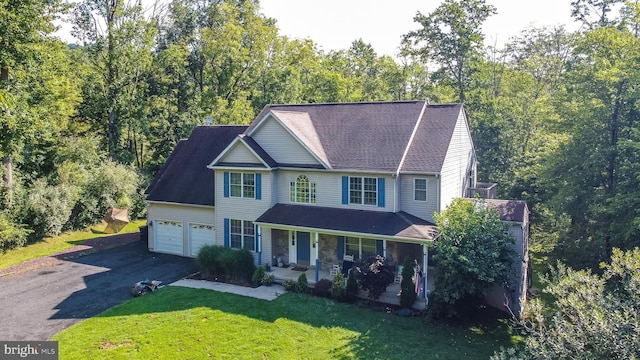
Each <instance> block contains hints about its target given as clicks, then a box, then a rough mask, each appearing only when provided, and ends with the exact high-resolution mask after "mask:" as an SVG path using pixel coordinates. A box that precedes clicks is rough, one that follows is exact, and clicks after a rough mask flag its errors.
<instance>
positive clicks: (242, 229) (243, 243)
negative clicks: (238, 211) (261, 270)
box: [229, 219, 256, 252]
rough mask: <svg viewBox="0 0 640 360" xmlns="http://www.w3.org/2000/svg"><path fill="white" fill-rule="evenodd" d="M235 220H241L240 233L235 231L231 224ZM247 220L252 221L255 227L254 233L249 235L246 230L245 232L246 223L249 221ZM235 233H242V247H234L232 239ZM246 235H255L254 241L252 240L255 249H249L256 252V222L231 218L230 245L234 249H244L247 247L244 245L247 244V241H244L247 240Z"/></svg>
mask: <svg viewBox="0 0 640 360" xmlns="http://www.w3.org/2000/svg"><path fill="white" fill-rule="evenodd" d="M233 221H240V233H235V232H233V226H232V225H231V224H232V223H233ZM247 222H250V223H251V226H252V228H253V229H254V230H253V235H247V234H245V232H244V230H245V223H247ZM233 235H240V247H239V248H238V247H234V246H233V241H232V238H233ZM245 236H252V237H253V241H252V247H253V250H250V249H247V250H249V251H253V252H255V251H256V231H255V224H254V223H253V222H252V221H249V220H240V219H230V220H229V246H230V247H231V248H232V249H238V250H240V249H244V248H245V247H244V245H245V242H244V241H245Z"/></svg>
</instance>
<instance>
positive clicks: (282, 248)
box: [271, 229, 289, 266]
mask: <svg viewBox="0 0 640 360" xmlns="http://www.w3.org/2000/svg"><path fill="white" fill-rule="evenodd" d="M271 246H272V250H271V254H272V255H273V257H272V259H271V265H272V266H277V265H278V264H277V259H278V257H282V261H283V262H284V264H285V265H287V264H289V231H287V230H280V229H271Z"/></svg>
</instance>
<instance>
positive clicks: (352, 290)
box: [344, 270, 358, 303]
mask: <svg viewBox="0 0 640 360" xmlns="http://www.w3.org/2000/svg"><path fill="white" fill-rule="evenodd" d="M344 296H345V297H344V300H345V301H346V302H350V303H352V302H355V301H356V300H357V299H358V280H357V279H356V271H355V270H352V271H350V272H349V277H348V278H347V287H346V288H345V292H344Z"/></svg>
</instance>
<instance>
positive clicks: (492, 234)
mask: <svg viewBox="0 0 640 360" xmlns="http://www.w3.org/2000/svg"><path fill="white" fill-rule="evenodd" d="M434 216H435V220H436V224H437V226H438V233H439V236H438V237H437V239H436V240H435V241H434V246H433V249H434V254H433V260H434V262H435V263H436V264H437V267H438V271H437V272H436V275H435V279H434V281H435V288H436V290H435V291H434V292H433V295H432V296H431V298H430V299H429V301H430V303H431V304H430V305H434V306H433V307H431V308H432V310H433V311H432V315H433V316H435V317H440V316H444V317H449V316H453V317H458V316H463V317H464V314H463V313H462V312H461V311H463V310H464V309H465V308H468V304H469V303H474V302H477V301H481V298H482V297H483V296H484V295H485V294H486V292H487V291H488V290H489V289H490V288H491V287H492V286H494V285H501V286H502V285H507V286H508V285H510V284H509V281H510V278H509V275H510V273H511V264H512V262H513V261H514V259H515V252H514V251H513V250H512V249H511V247H510V246H511V245H512V244H513V243H514V239H513V237H512V236H511V235H509V233H508V225H507V224H505V223H503V222H502V221H501V220H500V216H499V215H498V213H497V212H496V211H495V210H493V209H491V208H490V207H489V206H488V205H487V204H486V203H484V202H482V201H481V200H469V199H454V201H453V202H452V203H451V204H450V205H449V206H448V207H447V208H446V209H445V210H444V211H443V212H441V213H440V214H435V215H434ZM438 304H441V305H442V306H438ZM440 310H443V311H444V313H439V312H440Z"/></svg>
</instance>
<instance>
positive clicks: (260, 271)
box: [251, 266, 264, 285]
mask: <svg viewBox="0 0 640 360" xmlns="http://www.w3.org/2000/svg"><path fill="white" fill-rule="evenodd" d="M263 279H264V268H263V267H262V266H258V267H257V268H256V271H254V272H253V276H252V277H251V282H252V283H253V285H261V284H262V280H263Z"/></svg>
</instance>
